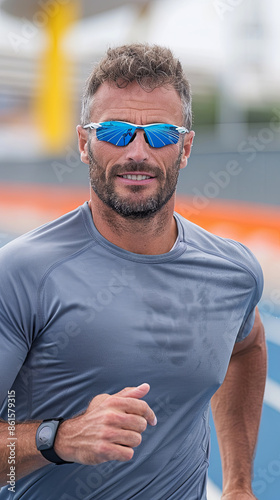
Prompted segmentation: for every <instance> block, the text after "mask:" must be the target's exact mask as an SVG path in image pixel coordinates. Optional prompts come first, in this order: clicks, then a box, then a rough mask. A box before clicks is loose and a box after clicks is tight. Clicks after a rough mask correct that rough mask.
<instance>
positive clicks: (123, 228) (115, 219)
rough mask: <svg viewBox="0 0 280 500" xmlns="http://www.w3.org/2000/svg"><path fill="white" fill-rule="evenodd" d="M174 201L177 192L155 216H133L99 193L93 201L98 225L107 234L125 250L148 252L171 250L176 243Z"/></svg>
mask: <svg viewBox="0 0 280 500" xmlns="http://www.w3.org/2000/svg"><path fill="white" fill-rule="evenodd" d="M95 198H96V199H95ZM174 204H175V196H173V197H172V198H171V200H169V202H168V203H167V204H166V205H165V206H164V207H163V208H162V209H161V210H159V211H158V212H157V213H156V214H155V215H154V216H153V217H151V218H147V219H139V220H129V219H126V218H124V217H122V216H121V215H119V214H117V213H116V212H115V211H114V210H112V209H111V208H109V207H107V205H105V204H104V203H103V202H101V201H100V200H99V199H98V198H97V197H96V196H92V197H91V200H90V201H89V207H90V209H91V213H92V218H93V221H94V224H95V227H96V229H97V230H98V231H99V233H100V234H101V235H102V236H103V237H104V238H106V239H107V240H108V241H110V242H111V243H113V244H114V245H117V246H118V247H120V248H123V249H124V250H128V251H129V252H133V253H138V254H145V255H159V254H163V253H167V252H169V251H170V250H171V248H172V247H173V245H174V243H175V241H176V238H177V224H176V221H175V219H174V216H173V212H174Z"/></svg>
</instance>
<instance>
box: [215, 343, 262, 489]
mask: <svg viewBox="0 0 280 500" xmlns="http://www.w3.org/2000/svg"><path fill="white" fill-rule="evenodd" d="M265 379H266V346H265V341H264V337H263V340H262V341H260V342H259V344H258V345H257V346H254V347H253V348H252V349H248V350H244V351H242V352H239V353H238V354H235V355H234V356H232V358H231V362H230V364H229V368H228V372H227V375H226V378H225V380H224V382H223V384H222V386H221V387H220V389H219V390H218V391H217V393H216V394H215V395H214V396H213V398H212V404H211V405H212V411H213V417H214V422H215V427H216V431H217V437H218V442H219V448H220V454H221V460H222V468H223V492H224V494H226V493H227V492H228V491H230V492H232V491H235V490H236V491H239V490H241V489H244V490H248V491H251V476H252V466H253V459H254V453H255V447H256V442H257V436H258V430H259V423H260V417H261V409H262V402H263V393H264V387H265Z"/></svg>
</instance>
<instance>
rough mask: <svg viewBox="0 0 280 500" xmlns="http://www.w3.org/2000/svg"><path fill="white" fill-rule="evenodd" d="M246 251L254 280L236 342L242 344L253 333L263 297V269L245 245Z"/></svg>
mask: <svg viewBox="0 0 280 500" xmlns="http://www.w3.org/2000/svg"><path fill="white" fill-rule="evenodd" d="M239 245H240V246H241V247H243V249H244V251H245V256H246V258H247V261H248V264H247V265H248V269H249V272H250V275H251V277H252V278H253V280H252V284H253V286H252V293H251V297H250V301H249V305H248V307H247V310H246V313H245V315H244V319H243V322H242V325H241V328H240V330H239V332H238V335H237V337H236V342H241V341H242V340H244V339H245V338H246V337H247V336H248V335H249V333H250V332H251V330H252V328H253V325H254V321H255V308H256V306H257V304H258V302H259V300H260V298H261V296H262V292H263V282H264V280H263V272H262V268H261V266H260V264H259V262H258V260H257V259H256V257H255V256H254V255H253V253H252V252H251V251H250V250H249V249H248V248H247V247H245V246H244V245H241V244H240V243H239Z"/></svg>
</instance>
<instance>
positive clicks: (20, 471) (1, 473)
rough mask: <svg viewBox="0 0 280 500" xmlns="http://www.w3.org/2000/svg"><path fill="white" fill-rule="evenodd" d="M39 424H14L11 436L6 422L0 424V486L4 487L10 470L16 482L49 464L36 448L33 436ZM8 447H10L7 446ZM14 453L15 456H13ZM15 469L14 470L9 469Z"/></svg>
mask: <svg viewBox="0 0 280 500" xmlns="http://www.w3.org/2000/svg"><path fill="white" fill-rule="evenodd" d="M39 424H40V422H34V423H33V422H32V423H23V424H16V426H15V427H16V431H15V435H14V436H11V435H10V432H9V429H8V426H9V424H8V423H7V422H3V421H1V422H0V457H1V458H0V485H1V486H6V485H7V480H8V479H9V476H7V474H8V473H10V471H11V470H14V471H15V475H16V480H18V479H20V478H21V477H23V476H26V475H27V474H30V473H31V472H33V471H35V470H37V469H40V468H41V467H43V466H44V465H47V464H49V463H50V462H48V460H46V459H45V458H43V456H42V454H41V453H40V451H38V450H37V448H36V442H35V435H36V431H37V429H38V426H39ZM8 445H10V446H8ZM14 452H15V455H14ZM11 467H15V469H11Z"/></svg>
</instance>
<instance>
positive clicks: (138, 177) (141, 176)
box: [118, 172, 155, 184]
mask: <svg viewBox="0 0 280 500" xmlns="http://www.w3.org/2000/svg"><path fill="white" fill-rule="evenodd" d="M118 177H119V179H122V180H123V182H125V183H129V184H130V183H134V182H136V183H140V182H141V183H147V182H149V181H152V180H153V179H155V177H153V176H151V175H149V174H147V173H146V172H145V173H138V172H137V173H133V172H131V173H127V174H120V175H118Z"/></svg>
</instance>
